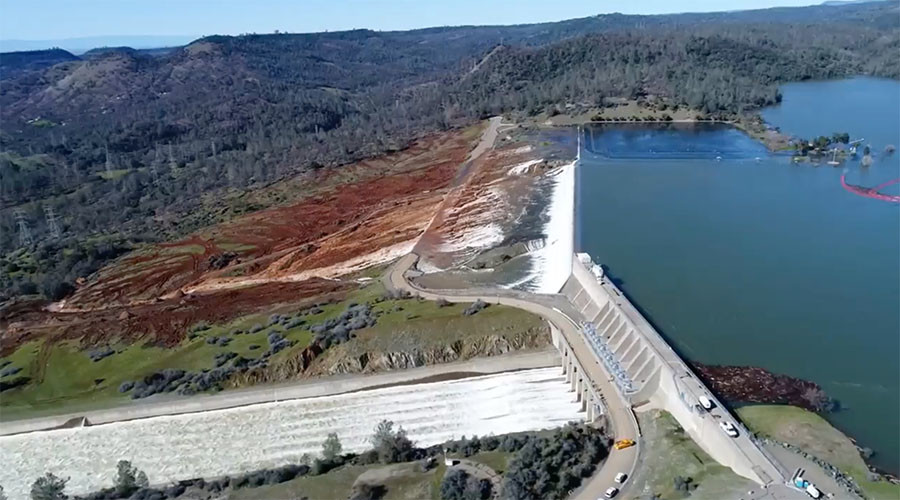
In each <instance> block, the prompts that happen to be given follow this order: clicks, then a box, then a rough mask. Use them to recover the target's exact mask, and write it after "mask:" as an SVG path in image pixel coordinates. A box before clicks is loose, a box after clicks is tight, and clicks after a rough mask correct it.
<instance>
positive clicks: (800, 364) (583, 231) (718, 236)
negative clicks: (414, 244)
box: [576, 78, 900, 472]
mask: <svg viewBox="0 0 900 500" xmlns="http://www.w3.org/2000/svg"><path fill="white" fill-rule="evenodd" d="M782 92H783V96H784V99H783V102H782V104H781V105H780V106H778V107H775V108H772V109H768V110H765V112H764V113H763V115H764V117H765V118H766V120H767V121H768V122H769V123H771V124H773V125H775V126H778V127H780V128H781V129H782V131H784V132H786V133H788V134H791V135H797V136H801V137H810V136H817V135H829V136H830V135H831V134H832V133H834V132H848V133H849V134H850V136H851V138H853V139H858V138H863V139H865V142H864V144H871V148H872V151H873V153H874V159H875V161H874V164H873V165H872V166H871V167H870V168H868V169H863V168H861V167H860V166H859V161H858V160H856V161H850V162H848V163H847V164H845V165H843V166H842V167H840V168H835V167H831V166H828V165H824V164H823V165H822V166H818V167H815V166H811V165H809V164H802V165H795V164H792V163H791V161H790V157H789V156H786V155H773V154H769V153H767V152H766V150H765V148H763V147H762V146H761V145H760V144H758V143H757V142H755V141H753V140H751V139H750V138H749V137H747V136H746V135H744V134H743V133H741V132H739V131H737V130H735V129H733V128H730V127H726V126H716V125H710V124H705V125H694V126H666V127H652V126H648V125H643V126H641V125H636V126H612V125H605V126H598V127H592V128H588V129H586V130H585V148H584V150H583V151H582V162H581V164H580V166H579V169H578V194H577V205H578V208H577V212H578V217H577V229H576V231H577V236H576V245H577V247H578V248H579V249H580V250H581V251H586V252H588V253H590V254H591V255H592V256H594V257H595V260H597V261H599V262H601V263H603V264H606V265H607V266H608V267H609V272H610V274H611V275H612V276H613V277H615V278H618V279H621V280H622V287H623V289H624V290H625V291H626V293H628V294H629V296H630V297H631V298H632V299H633V300H634V301H635V302H636V303H637V304H638V305H639V306H640V307H641V308H642V309H643V310H644V311H645V312H646V313H647V314H648V316H649V317H650V319H651V321H653V323H654V324H655V325H656V326H657V327H658V328H659V329H660V331H661V332H662V333H663V335H665V336H666V337H667V338H668V339H669V340H670V341H672V342H673V344H674V345H675V347H676V348H677V349H678V350H679V351H680V352H681V353H682V354H683V355H685V356H686V357H688V358H690V359H693V360H696V361H699V362H701V363H708V364H733V365H754V366H761V367H763V368H766V369H769V370H771V371H773V372H776V373H784V374H788V375H792V376H795V377H800V378H804V379H808V380H812V381H814V382H817V383H818V384H820V385H821V386H822V387H823V388H824V389H825V391H826V392H828V393H829V394H830V395H831V396H832V397H835V398H837V399H838V400H839V401H840V402H841V404H842V405H843V407H844V408H843V410H842V411H840V412H837V413H834V414H831V415H829V416H828V418H829V419H830V420H831V421H832V422H833V423H834V424H835V425H837V426H838V427H839V428H841V429H842V430H844V431H846V432H848V433H849V434H850V435H851V436H853V437H854V438H857V439H858V440H859V442H860V444H861V445H864V446H869V447H871V448H874V449H875V450H876V451H877V452H878V455H877V456H876V457H875V459H874V462H875V463H876V464H877V465H879V466H881V467H883V468H885V469H887V470H890V471H894V472H896V471H898V470H900V449H898V443H900V364H898V363H900V361H898V358H900V205H898V204H895V203H888V202H885V201H880V200H874V199H870V198H865V197H862V196H858V195H855V194H852V193H850V192H848V191H846V190H844V189H843V188H842V187H841V183H840V176H841V173H842V172H844V171H845V169H846V171H847V180H848V182H850V183H853V184H860V185H866V186H875V185H878V184H880V183H882V182H885V181H888V180H890V179H893V178H897V177H900V155H898V153H895V154H893V155H887V154H885V153H884V148H885V146H886V145H888V144H893V145H900V82H896V81H889V80H879V79H871V78H856V79H850V80H842V81H835V82H805V83H797V84H791V85H787V86H785V87H783V89H782ZM891 189H892V190H893V191H892V192H891V193H892V194H896V192H897V186H893V187H892V188H891Z"/></svg>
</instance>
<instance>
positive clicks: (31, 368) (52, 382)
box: [0, 314, 312, 420]
mask: <svg viewBox="0 0 900 500" xmlns="http://www.w3.org/2000/svg"><path fill="white" fill-rule="evenodd" d="M267 323H268V315H266V314H256V315H250V316H244V317H242V318H239V319H237V320H235V321H232V322H230V323H226V324H222V325H214V326H213V327H211V328H210V329H208V330H205V331H203V332H200V333H199V336H198V337H196V338H194V339H188V338H186V339H185V340H183V341H182V342H181V343H180V344H179V345H178V346H177V347H174V348H162V347H153V346H147V345H144V344H142V343H136V344H131V345H127V346H116V345H112V346H111V347H113V349H115V350H116V351H121V352H117V353H116V354H114V355H112V356H109V357H106V358H104V359H102V360H100V361H96V362H94V361H91V359H90V358H89V357H88V352H89V351H90V349H91V348H88V347H86V346H81V345H79V344H78V343H77V342H73V341H66V342H61V343H59V344H56V345H53V346H48V347H46V348H45V350H44V351H43V352H42V351H41V347H42V342H40V341H35V342H29V343H27V344H25V345H23V346H21V347H20V348H19V349H17V350H16V351H15V352H13V353H12V354H11V355H10V356H8V357H5V358H2V359H3V360H9V361H12V366H20V367H22V368H23V370H22V371H21V372H20V373H18V374H16V375H14V376H12V377H7V379H13V378H15V377H16V376H23V375H25V376H29V377H31V378H32V383H30V384H28V385H26V386H25V387H22V388H19V389H13V390H9V391H7V392H5V393H4V394H3V398H2V401H0V408H2V416H0V420H11V419H16V418H26V417H31V416H38V415H44V414H51V413H55V412H60V411H65V410H66V409H70V408H72V409H75V408H78V409H86V408H94V407H97V408H102V407H107V406H112V405H114V404H116V403H117V402H118V403H121V402H125V401H127V400H128V399H129V397H130V396H129V395H128V394H120V393H119V392H118V388H119V385H120V384H121V383H122V382H124V381H127V380H131V381H133V380H137V379H140V378H142V377H144V376H146V375H149V374H151V373H154V372H157V371H160V370H163V369H165V368H177V369H182V370H185V371H192V372H196V371H200V370H202V369H205V368H212V367H213V362H214V358H215V356H216V355H217V354H219V353H223V352H229V351H231V352H235V353H237V354H239V355H241V356H244V357H246V358H257V357H259V355H260V354H261V353H262V352H263V351H265V350H266V349H267V347H268V340H267V336H268V334H269V333H270V332H273V331H277V332H279V333H281V334H282V335H283V336H284V337H285V338H287V339H291V340H295V341H297V346H306V345H308V344H309V342H310V340H311V339H312V334H311V333H310V332H309V331H308V330H307V329H306V325H301V326H299V327H294V328H291V329H285V328H284V327H282V326H281V325H275V326H271V327H269V326H266V327H265V328H263V330H261V331H259V332H257V333H245V334H242V335H230V334H229V332H231V331H233V330H235V329H237V328H241V329H243V330H244V331H245V332H249V330H250V328H252V327H253V326H254V325H256V324H259V325H264V326H265V325H267ZM211 336H216V337H219V336H228V337H230V338H232V341H231V342H230V343H229V344H228V345H227V346H225V347H222V346H218V345H211V344H207V343H206V339H207V338H208V337H211ZM253 344H256V345H259V346H260V348H259V349H256V350H251V349H250V346H251V345H253ZM297 346H295V347H297ZM301 348H302V347H301ZM286 351H288V350H287V349H285V350H284V351H282V352H279V353H278V354H277V355H275V356H273V357H272V360H273V362H277V360H279V359H281V358H283V357H284V356H285V355H286V354H287V353H286ZM98 379H103V380H102V381H101V382H99V383H98V382H97V380H98ZM4 380H6V379H4Z"/></svg>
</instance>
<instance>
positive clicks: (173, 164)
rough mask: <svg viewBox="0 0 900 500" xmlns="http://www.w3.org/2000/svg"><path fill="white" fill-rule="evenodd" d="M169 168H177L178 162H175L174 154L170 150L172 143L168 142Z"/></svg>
mask: <svg viewBox="0 0 900 500" xmlns="http://www.w3.org/2000/svg"><path fill="white" fill-rule="evenodd" d="M169 168H170V169H172V170H173V171H174V170H175V169H176V168H178V163H176V162H175V154H174V153H173V152H172V143H169Z"/></svg>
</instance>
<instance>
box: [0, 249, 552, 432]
mask: <svg viewBox="0 0 900 500" xmlns="http://www.w3.org/2000/svg"><path fill="white" fill-rule="evenodd" d="M193 246H198V245H193ZM186 248H188V247H179V248H178V250H179V251H181V252H184V251H185V249H186ZM383 294H384V287H383V285H382V284H381V282H380V281H378V280H373V281H371V282H369V283H368V284H367V285H366V286H363V287H361V288H360V289H358V290H354V291H353V292H351V293H350V294H348V296H347V298H346V299H345V300H343V301H341V302H338V303H334V304H327V305H323V306H320V309H321V312H319V313H318V314H315V315H307V316H303V317H302V319H304V320H305V323H303V324H302V325H299V326H295V327H293V328H291V329H286V328H285V327H284V326H282V325H278V324H276V325H273V326H268V324H269V316H270V315H271V314H273V313H279V314H282V315H288V316H292V315H294V313H297V312H299V311H298V310H297V308H296V307H293V308H287V307H280V308H277V309H273V310H272V311H268V312H266V313H260V314H252V315H247V316H243V317H240V318H237V319H235V320H234V321H230V322H228V323H223V324H216V325H211V326H210V327H209V328H208V329H206V330H202V331H195V332H194V333H193V334H191V333H189V332H190V331H193V330H197V329H196V326H197V325H193V326H192V327H191V328H188V330H189V332H186V338H185V339H184V340H183V341H182V342H181V343H180V344H179V345H177V346H175V347H172V348H162V347H155V346H151V345H149V344H148V343H147V342H146V341H144V342H140V343H133V344H128V345H125V344H122V345H116V344H113V345H111V347H112V348H113V349H115V350H116V351H118V352H117V353H116V354H114V355H112V356H109V357H106V358H104V359H102V360H100V361H97V362H94V361H91V359H90V358H89V357H88V352H89V350H91V349H93V348H97V347H99V346H86V345H81V344H80V343H79V342H78V341H64V342H60V343H57V344H54V345H47V346H45V345H43V344H42V342H29V343H28V344H25V345H23V346H21V347H20V348H19V349H17V350H16V351H15V352H13V353H12V354H11V355H10V356H8V357H6V358H2V359H4V360H10V361H12V364H13V365H14V366H20V367H22V368H23V370H22V371H21V372H20V373H18V374H16V375H14V376H12V377H7V379H8V380H12V379H13V378H15V377H18V376H28V377H30V378H31V379H32V380H31V382H30V383H28V384H27V385H25V386H23V387H20V388H15V389H11V390H8V391H6V392H4V393H3V398H2V400H0V410H2V412H0V420H12V419H18V418H28V417H35V416H42V415H48V414H54V413H64V412H68V411H76V410H77V411H83V410H89V409H95V408H105V407H110V406H114V405H116V404H123V403H127V402H128V401H129V400H130V393H126V394H120V393H119V392H118V388H119V386H120V385H121V383H122V382H125V381H134V380H139V379H141V378H143V377H144V376H146V375H149V374H151V373H154V372H158V371H161V370H163V369H165V368H175V369H182V370H185V371H189V372H198V371H201V370H203V369H208V368H212V367H213V365H214V358H215V356H216V355H217V354H219V353H223V352H229V351H230V352H234V353H237V354H238V355H241V356H243V357H245V358H250V359H254V358H257V357H259V356H260V355H261V354H262V353H263V352H264V351H265V350H266V349H267V348H268V340H267V336H268V334H269V333H271V332H278V333H281V334H282V335H283V336H284V337H285V338H287V339H289V340H293V341H295V344H294V345H293V346H292V347H290V348H288V349H284V350H282V351H281V352H279V353H278V354H276V355H274V356H272V357H271V358H270V361H269V366H270V367H271V368H272V369H273V370H274V369H277V367H278V365H279V364H280V363H281V362H283V361H285V360H288V359H290V358H291V357H292V356H293V355H294V354H296V353H297V352H299V351H300V350H302V349H304V348H305V347H306V346H308V345H309V344H310V342H311V341H312V339H313V334H312V333H311V332H310V330H309V329H310V327H311V326H312V325H315V324H317V323H321V322H323V321H325V320H327V319H329V318H332V317H336V316H338V315H339V314H341V312H343V311H344V310H345V309H346V307H347V306H348V305H349V304H350V303H358V304H361V303H366V302H369V303H373V304H374V305H373V306H372V309H373V311H380V312H381V315H380V316H379V318H378V322H377V324H376V325H375V326H374V327H370V328H364V329H362V330H358V331H357V332H355V333H356V335H357V338H355V339H353V340H351V341H349V342H346V343H344V344H340V345H337V346H332V347H331V348H330V349H329V350H327V351H326V353H325V354H324V355H323V356H322V358H326V359H330V360H333V359H334V358H332V356H344V355H347V354H348V353H356V352H368V351H378V350H381V351H383V350H391V351H397V350H404V349H413V348H427V347H428V346H432V345H440V344H443V345H446V344H448V343H452V342H455V341H457V340H461V339H465V338H471V337H483V336H487V335H502V336H510V335H516V334H518V333H520V332H523V331H528V330H530V329H533V328H539V327H541V325H542V321H541V319H540V318H539V317H537V316H535V315H532V314H529V313H526V312H523V311H520V310H517V309H514V308H510V307H505V306H497V305H493V306H490V307H488V308H487V309H485V310H483V311H481V312H479V313H478V314H475V315H473V316H464V315H463V314H462V310H463V309H464V308H465V307H466V305H465V304H453V305H450V306H447V307H438V305H437V303H435V302H430V301H425V300H417V299H399V300H384V301H381V302H378V301H379V300H381V297H382V295H383ZM375 302H378V303H375ZM397 309H402V310H397ZM256 325H260V326H262V327H263V329H262V330H261V331H258V332H256V333H249V332H250V331H251V330H252V329H253V328H254V326H256ZM236 329H240V330H243V331H244V332H245V333H244V334H242V335H232V334H231V332H233V331H234V330H236ZM191 336H194V337H195V338H191ZM221 336H227V337H229V338H231V339H232V341H231V342H230V343H229V344H228V345H227V346H224V347H222V346H218V345H211V344H207V343H206V339H207V338H209V337H221ZM111 341H114V340H111ZM254 344H256V345H259V346H260V347H259V348H258V349H255V350H251V349H250V347H251V346H252V345H254ZM461 357H466V354H465V353H463V354H462V356H461ZM5 380H6V379H5ZM236 383H237V382H236Z"/></svg>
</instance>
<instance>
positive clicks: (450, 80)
mask: <svg viewBox="0 0 900 500" xmlns="http://www.w3.org/2000/svg"><path fill="white" fill-rule="evenodd" d="M898 51H900V8H898V6H897V5H896V4H894V3H891V2H877V3H865V4H851V5H844V6H813V7H800V8H776V9H766V10H756V11H744V12H731V13H712V14H677V15H667V16H626V15H622V14H609V15H600V16H593V17H588V18H581V19H572V20H568V21H560V22H553V23H543V24H525V25H515V26H459V27H443V28H428V29H421V30H413V31H391V32H380V31H372V30H353V31H342V32H329V33H312V34H268V35H243V36H209V37H204V38H200V39H197V40H194V41H193V42H191V43H189V44H188V45H185V46H183V47H178V48H175V49H173V50H171V51H168V52H165V53H162V54H160V53H158V52H156V51H147V50H135V49H132V48H130V47H118V46H117V47H113V48H105V49H97V50H92V51H89V52H87V53H84V54H82V56H81V57H78V56H76V55H73V54H72V53H70V52H67V51H64V50H61V49H57V50H49V51H37V52H26V53H22V52H18V53H5V54H0V65H3V67H0V262H2V258H3V256H4V255H6V254H9V253H10V252H12V251H13V250H14V249H16V248H18V247H20V243H19V238H18V237H17V235H18V232H17V224H16V219H15V213H14V210H15V209H17V208H18V209H21V210H24V211H26V215H27V217H28V220H29V221H31V223H32V224H33V226H32V232H33V234H34V235H35V240H37V243H36V244H35V245H33V246H35V247H36V246H41V247H42V248H43V247H44V246H50V247H52V248H51V249H49V250H46V251H42V252H41V253H39V254H36V255H41V256H43V257H39V258H37V257H36V259H37V260H39V261H40V262H38V264H39V265H37V266H36V268H35V269H38V270H39V271H35V272H36V273H37V274H36V275H35V276H36V277H27V276H26V277H25V278H23V277H22V276H23V275H16V276H17V277H15V278H13V277H11V275H9V274H8V273H3V272H0V301H2V299H3V293H4V292H8V293H9V294H10V295H9V296H15V295H19V294H20V293H24V292H28V291H31V292H30V293H33V290H35V289H36V288H37V286H36V283H38V282H40V283H41V285H40V286H41V288H43V289H47V290H54V289H58V287H57V285H58V284H59V282H60V281H59V280H61V279H62V280H65V281H68V282H71V281H72V280H74V279H75V278H76V277H78V276H79V275H74V274H72V273H73V271H72V266H71V265H67V264H66V262H67V260H66V259H68V258H69V257H68V256H75V257H71V258H73V259H77V258H81V257H78V256H81V255H84V254H87V253H90V252H93V253H95V254H97V255H98V258H97V261H96V262H97V263H101V262H102V261H103V259H108V258H111V257H114V256H115V255H117V253H116V251H115V250H116V249H115V244H113V243H104V246H102V247H97V246H96V245H95V243H93V242H96V241H98V236H99V235H102V236H103V237H104V238H105V240H103V241H114V242H115V241H117V240H116V239H115V238H119V239H120V240H121V239H124V238H138V237H139V238H143V239H148V240H151V241H152V240H159V239H169V238H172V237H177V236H178V235H183V234H187V233H188V232H190V231H193V230H196V229H198V228H199V227H203V226H204V225H208V224H210V223H212V221H215V220H221V218H224V217H227V215H223V212H222V211H221V210H218V211H215V209H213V207H214V204H213V203H212V202H211V200H215V199H216V198H217V197H218V196H219V195H220V194H222V193H226V192H232V193H233V192H243V191H244V190H247V189H254V188H255V187H258V186H262V185H266V184H268V183H271V182H273V181H276V180H279V179H283V178H285V177H288V176H295V175H298V174H303V175H306V174H307V173H311V172H314V171H318V170H320V169H322V168H328V167H339V166H341V165H344V164H346V163H349V162H353V161H357V160H361V159H364V158H370V157H373V156H377V155H380V154H383V153H385V152H388V151H396V150H398V149H403V148H406V147H408V146H409V145H410V144H412V143H414V142H415V141H416V140H417V139H419V138H422V137H423V136H425V135H428V134H433V133H437V132H440V131H443V130H447V129H449V128H452V127H459V126H464V125H468V124H471V123H473V122H475V121H477V120H480V119H483V118H485V117H487V116H493V115H497V114H506V113H511V114H516V115H519V116H537V115H540V114H541V113H544V112H547V113H551V112H553V111H556V112H559V110H560V109H566V108H567V107H568V106H573V107H574V106H578V107H581V108H585V109H588V108H592V107H597V106H603V105H604V103H605V102H607V101H606V98H625V99H628V100H633V101H640V100H644V101H648V100H653V101H654V102H656V103H659V104H661V105H662V104H664V105H665V106H667V109H670V108H672V107H676V108H679V109H682V110H688V111H691V112H697V113H701V114H703V115H704V116H705V117H715V118H720V119H730V118H733V117H735V116H736V115H738V114H745V113H752V112H753V111H754V110H756V109H759V108H760V107H762V106H766V105H769V104H773V103H775V102H777V101H778V99H779V97H780V96H779V93H778V86H779V84H780V83H783V82H786V81H793V80H805V79H825V78H839V77H842V76H848V75H855V74H869V75H878V76H886V77H892V78H897V77H898V76H900V60H898V58H897V57H896V54H897V53H898ZM488 53H490V54H491V56H490V57H489V58H487V57H485V56H486V55H487V54H488ZM479 63H480V64H479ZM46 206H52V207H54V210H55V211H56V213H58V214H65V215H64V217H65V218H64V219H63V221H62V223H63V227H64V229H65V234H66V235H67V238H66V239H65V240H62V241H51V240H49V239H48V237H47V236H46V235H48V234H49V233H48V230H47V226H46V223H45V221H46V216H45V214H44V208H45V207H46ZM259 208H262V207H259V206H254V207H252V208H250V207H248V208H247V210H251V209H252V210H258V209H259ZM88 245H94V246H88ZM62 249H65V250H66V251H65V252H62ZM87 272H90V270H88V271H87ZM81 275H83V274H81ZM26 279H27V280H31V281H29V282H26ZM13 280H15V282H13ZM35 280H37V281H35ZM64 288H65V287H64ZM64 288H63V289H64ZM50 295H56V294H55V293H53V294H49V295H48V296H50Z"/></svg>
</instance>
